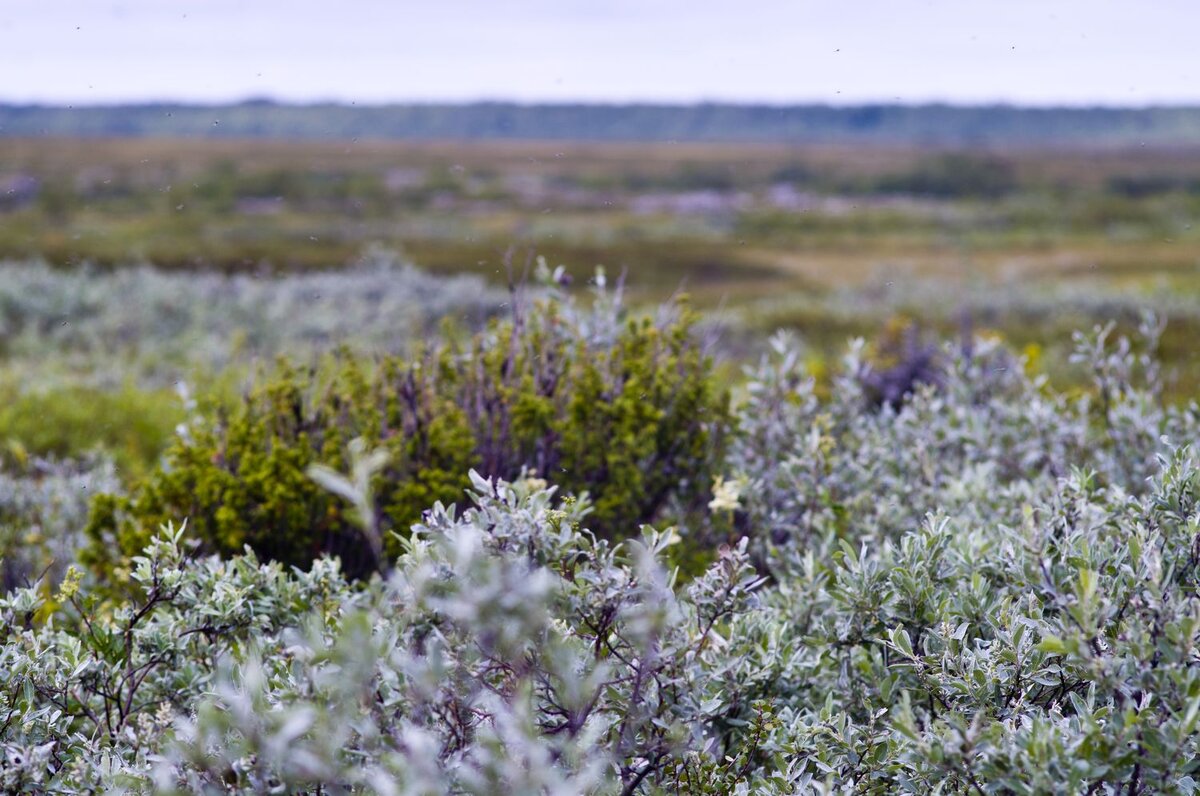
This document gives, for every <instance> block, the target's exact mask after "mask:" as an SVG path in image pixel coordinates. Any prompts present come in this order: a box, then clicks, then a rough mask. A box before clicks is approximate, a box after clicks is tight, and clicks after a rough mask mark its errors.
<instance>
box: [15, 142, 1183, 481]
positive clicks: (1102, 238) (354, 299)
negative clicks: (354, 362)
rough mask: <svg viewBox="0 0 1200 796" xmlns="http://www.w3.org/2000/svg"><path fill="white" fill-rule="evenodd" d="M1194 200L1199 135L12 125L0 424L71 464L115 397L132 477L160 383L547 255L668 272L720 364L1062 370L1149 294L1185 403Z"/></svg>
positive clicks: (239, 368)
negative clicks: (1107, 142) (48, 417)
mask: <svg viewBox="0 0 1200 796" xmlns="http://www.w3.org/2000/svg"><path fill="white" fill-rule="evenodd" d="M1198 217H1200V149H1188V148H1163V147H1158V148H1154V147H1135V148H1128V147H1125V148H1115V147H1101V146H1094V147H1090V148H1087V147H1083V148H1070V149H1066V148H1058V149H1044V148H1043V149H1037V148H1008V149H1003V150H1001V149H982V148H980V149H972V150H962V149H959V150H943V149H934V148H923V147H916V146H906V147H905V146H835V145H806V146H789V145H783V144H769V143H762V144H701V143H666V142H661V143H645V144H636V143H602V144H601V143H578V142H538V141H505V142H483V141H475V142H386V141H365V140H364V141H355V140H346V141H305V142H288V141H272V140H230V139H221V140H195V139H188V140H184V139H136V140H135V139H55V138H39V139H33V138H26V139H20V138H10V139H0V259H5V260H7V261H8V264H7V265H5V266H4V273H3V274H0V299H2V302H0V313H2V314H3V318H2V320H3V332H4V340H3V350H4V360H3V363H2V364H0V377H2V381H3V390H4V391H5V394H6V395H8V396H9V398H10V400H9V404H10V408H9V409H8V410H7V411H6V412H5V413H4V414H2V415H0V433H2V434H4V435H5V436H7V437H9V438H12V439H15V440H17V441H18V442H20V443H21V444H25V445H31V446H33V448H34V450H35V451H37V452H42V453H47V454H53V455H76V454H79V453H81V452H82V448H84V447H86V446H84V444H83V443H84V437H86V436H87V434H85V433H82V431H81V432H80V433H75V432H74V431H72V429H85V428H87V427H88V426H89V417H90V415H88V411H89V410H88V407H92V408H95V409H96V410H97V411H99V409H100V408H102V407H105V406H107V407H108V408H107V409H105V410H104V411H105V415H106V417H107V418H108V419H107V420H106V421H105V423H104V424H103V428H105V429H108V431H107V432H106V435H102V436H104V437H105V439H104V440H101V442H102V443H105V445H106V447H107V448H108V449H109V451H110V453H115V454H116V455H117V456H118V458H119V460H120V463H121V464H122V468H121V469H122V470H123V471H128V472H135V473H136V472H138V471H141V470H144V469H145V468H146V467H147V466H149V464H150V463H151V462H153V460H154V458H155V457H156V456H157V455H158V452H159V451H160V450H161V448H162V445H163V441H164V440H165V439H167V438H168V436H169V434H170V431H171V428H172V427H173V424H174V423H176V422H178V419H179V417H180V416H181V413H182V411H183V410H182V408H181V405H180V403H179V399H177V398H176V397H175V396H174V390H175V385H176V383H187V384H190V385H193V386H195V385H197V384H201V385H208V386H209V387H210V388H211V389H212V391H216V392H222V393H224V394H227V395H228V394H233V393H236V392H237V389H238V387H237V385H239V384H242V383H244V380H245V379H246V378H247V376H248V374H250V373H252V372H253V371H254V369H255V368H257V367H261V366H263V365H264V364H265V363H270V362H271V360H272V358H273V357H275V356H278V355H281V354H287V355H291V356H298V357H301V358H302V359H303V358H311V357H312V356H315V355H318V354H320V353H321V352H327V351H329V350H331V349H332V348H334V347H336V346H337V345H346V346H349V347H351V348H354V349H357V350H360V351H378V350H387V351H400V350H404V349H405V348H406V347H407V346H408V345H409V343H410V342H411V341H413V340H419V339H422V338H426V337H428V336H429V335H431V334H433V333H434V332H435V330H436V326H437V319H438V318H442V317H449V318H451V320H452V321H454V322H455V323H457V324H459V325H460V327H461V328H465V329H470V328H477V326H478V323H479V322H480V320H481V319H483V318H485V317H487V316H489V315H491V314H495V313H498V312H499V313H502V312H503V311H504V305H505V304H506V303H507V301H508V300H507V296H506V291H505V288H506V286H507V284H508V283H510V282H514V281H516V282H519V281H522V280H524V279H526V278H528V276H529V274H530V272H531V271H532V270H533V265H534V263H535V261H536V258H537V257H539V256H541V257H544V258H545V260H546V261H547V262H548V263H549V265H550V266H551V267H553V266H556V265H558V264H560V263H561V264H564V265H565V266H566V268H567V273H568V274H569V275H571V276H573V277H574V280H573V289H581V288H582V287H583V286H584V285H586V284H587V282H588V281H589V278H590V276H591V275H592V274H593V273H594V271H595V268H596V266H598V265H603V266H604V267H605V268H606V269H607V273H608V275H609V279H610V281H611V280H613V279H614V278H615V277H616V275H617V274H619V273H623V274H624V275H625V286H626V291H627V293H628V295H629V296H630V297H631V298H632V299H633V301H634V302H635V303H637V302H646V303H648V302H653V301H657V300H660V299H662V298H664V297H666V296H668V295H671V294H673V293H676V292H678V291H679V290H681V289H683V290H685V291H686V292H687V293H688V294H689V295H690V297H691V301H692V302H693V303H694V304H696V305H698V306H699V307H700V308H702V309H703V310H704V311H705V313H706V316H707V318H708V320H707V323H709V324H710V325H713V326H714V327H716V328H719V329H720V330H721V335H720V339H721V340H722V344H723V346H724V349H723V350H724V351H725V352H726V353H727V354H728V355H729V357H728V359H729V360H730V361H733V362H736V361H738V360H741V359H744V358H745V357H748V356H753V355H755V354H756V352H757V351H758V350H760V348H761V340H762V339H763V337H764V333H766V332H769V331H772V330H774V329H776V328H784V329H790V330H794V331H796V332H799V333H800V335H801V337H802V339H803V340H804V341H805V343H806V345H807V348H806V350H807V351H808V354H807V356H808V357H809V360H810V363H811V364H813V365H814V366H815V367H816V368H817V369H818V371H822V370H824V369H828V368H829V367H830V365H831V364H832V363H833V362H834V361H835V360H836V359H837V357H838V356H840V353H841V351H842V350H843V347H844V344H845V341H846V339H847V338H848V337H850V336H855V335H862V336H865V337H867V338H869V339H876V338H881V337H882V338H886V337H888V336H889V335H891V336H895V335H898V334H899V335H901V336H903V335H911V334H920V335H926V336H928V337H934V336H940V337H953V336H957V335H960V334H962V333H963V331H964V329H968V328H969V329H971V330H975V331H983V332H986V333H987V334H991V335H997V336H1000V337H1002V338H1004V339H1006V340H1007V341H1008V342H1009V343H1011V344H1012V345H1013V346H1014V347H1016V348H1017V349H1018V350H1026V349H1028V351H1029V352H1031V353H1032V354H1034V355H1035V356H1033V357H1032V362H1031V367H1033V368H1040V370H1041V371H1042V372H1045V373H1047V374H1049V375H1050V376H1051V377H1052V378H1053V379H1054V380H1055V381H1056V382H1057V383H1058V384H1060V385H1061V386H1069V385H1071V384H1074V383H1078V382H1079V381H1080V380H1081V378H1082V376H1081V374H1079V373H1078V372H1077V371H1076V370H1074V369H1073V368H1072V367H1071V366H1070V363H1069V362H1068V361H1067V359H1068V354H1069V352H1070V350H1071V345H1072V343H1071V339H1070V334H1071V331H1073V330H1074V329H1079V328H1090V327H1091V326H1092V325H1094V324H1096V323H1104V322H1107V321H1109V320H1115V321H1116V322H1117V323H1118V324H1119V326H1120V327H1121V329H1122V330H1125V331H1128V330H1131V329H1132V328H1133V327H1134V326H1135V325H1136V323H1137V318H1138V316H1139V312H1140V311H1141V310H1142V309H1144V308H1147V307H1151V308H1154V309H1156V310H1157V311H1159V313H1160V314H1161V315H1162V316H1163V317H1164V318H1165V320H1166V321H1167V322H1168V326H1167V330H1166V332H1165V333H1164V335H1163V336H1162V338H1161V341H1160V349H1161V350H1160V351H1159V352H1158V353H1159V355H1160V356H1161V357H1162V359H1163V361H1164V366H1165V367H1166V369H1167V373H1166V379H1165V389H1166V390H1167V393H1168V395H1169V396H1170V397H1171V398H1172V399H1175V400H1184V399H1187V398H1190V397H1191V396H1192V395H1193V394H1194V393H1195V391H1196V388H1197V385H1198V384H1200V359H1197V354H1196V351H1195V349H1196V346H1195V344H1194V342H1195V340H1196V339H1197V333H1200V312H1198V311H1197V309H1196V308H1197V307H1200V302H1197V301H1196V299H1197V298H1200V228H1197V226H1196V224H1195V220H1196V219H1197V218H1198ZM38 262H43V263H45V265H44V266H41V265H31V263H38ZM385 262H390V263H391V265H380V263H385ZM403 264H413V265H415V266H416V267H417V268H419V269H420V270H421V272H423V274H429V275H431V276H428V277H427V276H424V275H422V274H417V273H415V272H412V271H410V270H407V269H406V268H405V267H404V265H403ZM381 268H382V269H383V270H380V269H381ZM440 276H453V277H456V278H457V277H463V278H465V280H466V281H463V280H462V279H458V280H457V281H451V282H443V281H440V280H438V279H435V278H433V277H440ZM320 297H324V298H320ZM755 341H757V342H755ZM729 368H730V370H731V372H736V366H735V365H730V366H729ZM34 407H37V408H38V411H39V412H42V413H44V412H51V413H52V414H54V413H58V414H60V415H62V417H60V418H59V420H58V421H56V422H54V423H50V424H48V426H47V427H51V428H57V429H60V431H58V432H56V433H54V434H48V433H47V431H46V430H45V428H42V427H41V426H42V424H41V423H40V421H39V419H38V418H39V415H38V413H37V412H33V411H32V408H34ZM122 407H128V411H123V410H122ZM68 409H70V411H69V412H68ZM81 412H82V414H80V413H81ZM121 418H125V420H122V419H121ZM132 418H138V419H139V421H140V422H139V423H134V422H132ZM35 428H36V429H37V433H34V429H35Z"/></svg>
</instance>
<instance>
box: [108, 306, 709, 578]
mask: <svg viewBox="0 0 1200 796" xmlns="http://www.w3.org/2000/svg"><path fill="white" fill-rule="evenodd" d="M516 303H517V306H516V308H515V309H514V312H513V315H512V317H511V318H510V319H508V320H506V321H503V322H501V321H496V322H494V323H493V324H491V325H490V326H489V327H488V328H487V329H486V330H485V331H484V332H482V333H480V334H478V335H476V336H474V337H471V338H470V339H468V340H466V341H461V340H456V339H453V338H451V339H449V340H446V341H444V342H441V343H438V344H437V345H434V346H432V347H431V348H430V349H429V350H428V351H426V352H425V353H424V354H423V355H419V356H417V357H415V358H412V359H401V358H398V357H390V356H385V357H381V358H378V359H376V360H373V361H370V362H364V361H363V360H361V359H359V358H356V357H353V356H350V355H349V354H346V355H343V356H341V357H339V358H337V359H335V360H334V361H333V362H332V363H331V364H329V365H328V366H327V367H326V368H325V369H324V370H321V369H305V368H300V367H296V366H291V365H287V364H285V365H283V366H281V367H280V368H279V369H278V370H277V372H276V373H274V374H273V375H272V376H270V377H269V378H266V379H265V380H264V381H262V382H261V383H260V384H259V385H258V386H257V387H256V388H255V389H254V390H253V391H252V392H250V393H249V394H248V395H246V396H245V398H244V400H242V401H241V402H239V403H237V404H236V405H235V406H234V407H233V408H232V409H229V408H226V407H216V408H213V409H209V410H206V411H202V412H200V413H198V414H197V416H196V417H195V418H194V419H193V421H192V422H190V423H189V424H188V425H187V426H186V427H185V428H184V429H183V431H182V433H181V434H180V435H179V436H178V437H177V439H176V440H175V442H174V443H173V445H172V447H171V448H170V449H169V451H168V453H167V454H166V460H165V463H164V464H163V466H162V467H161V468H159V469H158V470H156V471H155V472H153V473H152V474H151V475H150V476H149V477H148V478H147V479H145V481H144V482H143V483H142V484H140V486H138V487H136V488H135V489H134V490H133V491H132V493H131V494H130V495H129V496H128V497H113V498H107V497H106V498H103V499H100V500H98V501H97V502H96V504H95V510H94V511H93V515H92V521H91V523H90V524H89V529H88V533H89V535H90V537H91V539H92V544H91V545H90V547H89V550H88V555H87V560H88V562H89V563H90V564H92V565H93V566H94V567H95V568H96V569H97V570H98V571H101V572H104V573H106V574H113V573H114V572H116V571H119V570H122V569H124V568H125V560H126V559H127V558H128V557H129V556H132V555H134V554H136V553H137V552H138V551H139V550H140V549H141V548H142V547H143V546H144V545H145V544H146V543H147V541H148V538H149V531H148V529H150V528H154V527H157V526H158V525H160V524H162V523H165V522H169V521H174V520H178V519H181V518H186V519H187V521H188V530H189V533H190V534H192V536H193V538H195V539H197V540H199V541H200V542H201V543H202V544H203V546H204V548H205V549H206V550H208V551H211V552H219V553H223V554H226V555H230V554H236V553H238V552H240V551H241V550H242V548H243V546H244V545H249V546H250V547H251V548H253V549H254V550H255V551H256V552H258V553H259V554H260V555H262V556H264V557H266V558H270V559H273V560H278V561H281V562H283V563H285V564H294V565H299V566H305V565H307V564H308V563H309V562H311V561H312V560H314V559H315V558H316V557H318V556H320V555H321V554H323V553H332V554H336V555H338V556H340V557H341V559H342V563H343V566H344V567H345V569H346V571H347V572H348V573H350V574H351V575H354V576H362V575H364V574H367V573H369V572H371V571H373V570H376V569H379V568H380V567H381V566H383V564H384V563H385V558H384V557H382V556H380V555H379V554H378V553H377V552H372V551H371V550H368V549H366V548H364V547H363V545H362V544H361V536H360V534H359V530H358V525H357V522H356V520H355V519H354V518H352V517H350V516H348V513H347V512H346V511H344V510H343V507H342V505H341V503H340V501H339V500H338V499H337V498H336V497H334V496H333V495H331V494H329V493H328V492H327V491H325V490H324V489H322V488H321V487H320V486H318V485H317V484H316V483H314V482H313V481H312V480H311V479H310V478H309V477H308V476H307V474H306V471H307V469H308V468H309V467H310V466H311V465H313V464H322V465H326V466H330V467H332V468H333V469H335V470H339V471H340V470H344V469H346V467H347V466H348V461H347V456H348V444H349V442H350V440H352V439H355V438H359V437H361V438H364V439H365V440H366V441H367V443H369V444H370V446H372V447H374V448H379V449H380V450H381V451H383V452H384V453H385V454H386V464H385V466H383V467H382V468H380V469H379V470H378V474H377V476H376V482H375V484H374V490H375V492H376V494H378V495H379V501H378V510H377V516H376V517H375V518H374V520H375V522H376V524H377V525H378V526H379V527H380V528H381V532H382V534H383V537H382V538H383V539H384V540H385V545H386V546H387V548H388V549H387V552H388V555H389V556H394V555H395V554H396V553H397V552H398V550H399V547H398V541H397V537H396V536H395V534H394V533H392V532H393V531H395V532H401V533H402V532H405V531H406V530H407V529H408V527H409V526H410V525H411V524H412V523H413V522H416V521H417V520H419V519H420V518H421V515H422V512H423V511H425V510H426V509H427V508H428V507H429V506H431V505H433V503H435V502H437V501H439V500H440V501H444V502H447V503H449V502H453V501H456V500H458V499H459V498H460V497H461V495H462V494H463V490H464V488H465V487H467V486H468V482H467V479H466V473H467V471H468V470H469V469H471V468H477V469H478V470H480V471H481V472H483V473H485V474H486V475H489V476H500V477H506V478H515V477H517V476H518V475H520V473H521V472H523V471H524V470H525V469H527V468H528V469H529V470H531V471H536V472H537V473H538V474H540V475H541V476H543V477H545V478H548V479H551V480H553V481H554V482H555V483H557V484H558V485H560V486H561V487H562V488H564V489H566V490H569V491H571V492H573V493H575V494H583V493H585V492H586V493H588V494H590V495H591V497H592V499H593V503H594V512H593V515H592V519H591V527H592V528H593V530H595V531H597V532H598V533H601V534H604V535H615V536H621V535H627V534H629V533H630V532H631V531H634V530H635V529H636V528H637V526H638V524H639V523H642V522H651V521H654V520H655V519H656V518H658V517H659V516H660V515H661V514H662V513H663V512H664V511H665V510H666V509H667V508H668V507H670V508H673V509H674V510H676V511H683V512H686V511H689V510H701V509H703V505H704V502H705V501H706V500H707V492H708V489H709V487H710V484H711V482H712V477H713V474H714V472H715V466H716V462H717V461H718V454H719V450H720V444H721V441H722V432H723V429H724V428H725V427H726V426H727V425H728V414H727V398H726V394H725V392H724V391H723V390H722V389H721V388H720V387H719V385H718V384H717V382H716V378H715V376H714V374H713V371H712V367H711V362H710V359H709V357H708V355H707V353H706V348H705V345H706V344H705V341H704V340H703V339H702V338H701V336H700V335H699V334H698V333H696V332H695V330H694V328H693V326H694V322H695V319H694V316H693V314H692V313H691V312H689V311H688V310H687V309H686V307H684V306H681V305H678V304H673V305H669V306H664V307H662V308H660V310H659V312H658V314H657V315H656V316H654V317H636V316H629V315H627V314H626V312H625V310H624V308H623V306H622V303H621V300H620V291H619V289H618V290H616V291H608V290H605V289H599V290H598V291H597V296H596V298H595V300H594V302H591V303H590V304H588V303H587V302H584V303H583V305H577V304H576V302H575V300H574V299H573V298H572V297H571V296H569V295H567V294H557V295H555V296H551V297H549V298H547V299H546V300H545V301H541V300H539V301H537V302H536V303H534V304H533V305H532V306H528V305H527V304H526V303H525V302H523V301H518V302H516Z"/></svg>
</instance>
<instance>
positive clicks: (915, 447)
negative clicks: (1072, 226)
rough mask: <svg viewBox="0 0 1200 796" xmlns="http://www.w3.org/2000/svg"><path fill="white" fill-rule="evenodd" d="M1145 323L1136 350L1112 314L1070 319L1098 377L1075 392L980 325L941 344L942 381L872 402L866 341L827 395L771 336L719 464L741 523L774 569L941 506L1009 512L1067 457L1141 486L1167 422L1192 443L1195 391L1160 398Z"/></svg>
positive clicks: (1017, 516)
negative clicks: (962, 339)
mask: <svg viewBox="0 0 1200 796" xmlns="http://www.w3.org/2000/svg"><path fill="white" fill-rule="evenodd" d="M1141 331H1142V345H1141V347H1140V348H1139V349H1138V350H1135V345H1134V343H1133V342H1131V341H1130V340H1129V339H1128V338H1126V337H1121V338H1119V339H1118V340H1117V341H1116V343H1115V344H1112V343H1111V341H1110V340H1109V337H1110V336H1111V333H1112V327H1111V326H1106V327H1098V328H1097V329H1096V330H1094V331H1093V332H1092V333H1091V334H1087V335H1084V334H1079V335H1077V338H1076V347H1077V352H1076V355H1075V360H1076V361H1077V362H1078V363H1079V365H1080V366H1081V367H1084V368H1086V369H1087V370H1088V371H1089V372H1090V373H1091V374H1092V378H1093V382H1094V386H1093V389H1092V390H1090V391H1083V392H1079V393H1078V394H1076V395H1073V396H1069V395H1064V394H1061V393H1057V392H1054V391H1052V390H1051V389H1049V388H1048V386H1047V384H1046V380H1045V378H1044V377H1031V376H1030V375H1029V374H1027V372H1026V370H1025V368H1024V367H1023V362H1022V361H1021V359H1020V358H1018V357H1016V356H1014V355H1013V354H1012V353H1010V352H1009V351H1008V350H1007V349H1005V348H1004V347H1003V346H1002V345H1001V344H1000V343H999V342H998V341H997V340H995V339H986V338H980V339H978V340H976V341H975V342H974V344H973V345H971V346H962V345H958V344H954V345H950V344H948V345H946V346H944V347H943V349H942V351H941V352H940V355H939V361H940V363H941V365H940V368H939V370H938V373H937V378H936V379H935V380H934V381H935V382H936V383H928V382H927V383H924V384H921V383H920V382H918V383H916V386H915V388H914V390H913V391H912V392H911V393H909V394H908V395H907V396H906V397H904V399H903V401H897V402H885V403H883V404H882V405H879V400H878V396H877V395H876V394H875V393H874V392H873V390H872V386H873V382H872V380H871V379H870V378H869V377H867V378H864V374H868V376H869V373H870V369H871V366H870V364H869V363H868V361H867V360H866V358H865V356H864V348H865V347H864V344H863V343H862V342H861V341H857V342H855V343H853V344H852V345H851V347H850V350H849V352H848V354H847V355H846V358H845V361H844V363H843V366H842V368H841V371H840V373H839V374H838V375H837V376H836V377H835V379H834V384H833V387H832V389H831V390H830V394H831V397H830V398H829V399H828V400H821V399H819V398H818V396H817V394H816V389H815V381H814V380H813V379H812V378H811V377H810V376H808V375H807V374H806V373H805V372H804V369H803V366H802V364H801V362H802V360H801V355H800V352H799V350H798V349H797V348H796V347H795V344H794V343H793V342H792V341H790V340H789V339H788V338H787V337H785V336H776V337H775V338H773V340H772V347H773V353H772V354H771V355H770V356H768V357H767V358H765V359H764V360H763V362H762V363H761V365H760V366H759V367H757V368H755V369H753V370H752V372H751V373H750V379H749V383H748V386H747V399H746V401H745V402H744V405H743V406H742V407H740V410H739V413H738V416H739V418H740V421H741V427H740V430H739V434H738V435H737V436H736V438H735V441H734V442H733V443H732V445H731V448H730V454H729V460H728V462H727V465H726V466H727V469H728V471H729V476H728V477H727V481H728V482H729V483H733V484H736V485H737V487H738V489H739V490H740V494H742V495H744V499H742V500H741V501H735V503H736V505H731V506H730V508H731V509H736V510H735V511H733V512H732V515H733V519H734V520H735V524H736V526H737V527H738V528H740V529H743V530H746V531H748V532H749V533H750V534H751V535H752V537H753V538H754V540H755V541H754V547H755V550H756V556H758V558H759V560H760V563H761V565H763V566H765V567H768V568H773V569H778V568H781V567H782V568H787V567H790V566H793V565H794V564H795V563H796V560H795V559H796V556H797V555H804V554H806V553H807V552H810V551H812V550H814V549H815V550H818V551H824V552H826V553H828V552H829V551H831V550H833V549H834V548H835V546H836V545H835V543H836V541H837V540H838V539H848V540H851V541H855V542H856V541H857V540H859V539H862V538H872V539H882V538H895V537H897V536H899V535H900V534H902V533H904V532H906V531H910V530H912V529H913V528H916V527H918V526H919V525H921V523H922V522H923V520H924V518H925V516H926V515H927V514H928V513H929V512H933V511H938V510H941V511H944V512H945V513H946V514H947V515H948V516H949V517H951V518H952V522H954V523H955V524H966V523H972V522H977V523H1008V524H1014V525H1015V524H1018V523H1019V522H1020V521H1021V517H1022V511H1023V510H1024V509H1023V506H1025V505H1026V504H1030V503H1037V502H1038V501H1042V500H1046V499H1048V498H1049V496H1051V495H1053V494H1055V493H1056V491H1057V490H1058V488H1059V483H1060V481H1061V479H1063V478H1065V477H1067V476H1068V475H1069V474H1070V473H1071V471H1072V470H1073V469H1083V470H1086V471H1089V472H1091V473H1093V474H1094V477H1095V478H1096V479H1097V480H1098V482H1099V483H1101V484H1102V485H1103V486H1105V487H1114V488H1121V489H1123V490H1125V491H1128V492H1130V493H1132V494H1141V493H1143V492H1144V491H1145V489H1146V488H1147V486H1148V483H1149V482H1148V479H1149V478H1150V477H1152V476H1153V475H1154V474H1155V473H1156V472H1157V470H1158V457H1159V456H1160V455H1162V454H1164V453H1166V452H1167V451H1168V450H1169V447H1168V446H1167V445H1166V444H1164V441H1163V438H1164V435H1165V436H1166V438H1167V439H1168V440H1169V441H1172V442H1173V443H1174V444H1187V443H1189V442H1191V441H1192V440H1194V439H1196V437H1197V432H1198V430H1200V425H1198V423H1197V418H1198V413H1197V410H1196V409H1195V407H1194V406H1189V407H1183V408H1180V407H1174V406H1166V405H1164V404H1163V402H1162V399H1161V392H1162V385H1161V376H1160V373H1159V370H1158V367H1157V364H1156V362H1155V360H1154V358H1153V356H1152V352H1153V350H1154V347H1155V345H1156V341H1157V339H1158V335H1159V333H1160V332H1161V326H1160V325H1159V324H1158V323H1157V321H1155V320H1154V319H1153V318H1145V319H1144V320H1143V324H1142V327H1141Z"/></svg>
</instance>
